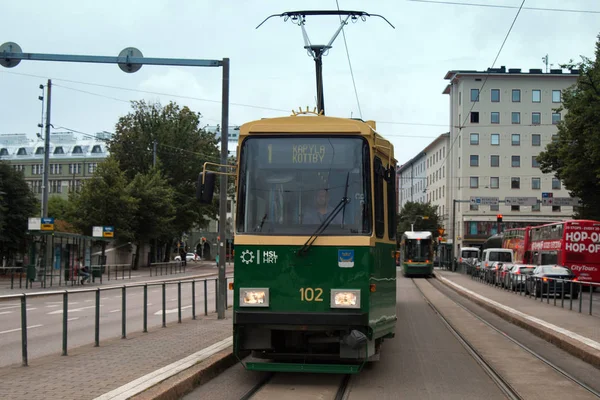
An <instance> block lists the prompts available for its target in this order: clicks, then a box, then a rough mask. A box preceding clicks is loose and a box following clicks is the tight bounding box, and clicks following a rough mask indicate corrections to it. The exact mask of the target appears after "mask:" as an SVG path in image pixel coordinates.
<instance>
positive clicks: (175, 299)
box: [169, 298, 177, 301]
mask: <svg viewBox="0 0 600 400" xmlns="http://www.w3.org/2000/svg"><path fill="white" fill-rule="evenodd" d="M169 301H177V298H174V299H169Z"/></svg>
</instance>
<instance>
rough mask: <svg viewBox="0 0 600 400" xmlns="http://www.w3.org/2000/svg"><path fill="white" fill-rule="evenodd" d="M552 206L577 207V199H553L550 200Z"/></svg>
mask: <svg viewBox="0 0 600 400" xmlns="http://www.w3.org/2000/svg"><path fill="white" fill-rule="evenodd" d="M552 205H553V206H577V205H579V198H578V197H554V198H553V199H552Z"/></svg>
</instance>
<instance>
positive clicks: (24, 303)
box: [21, 293, 27, 367]
mask: <svg viewBox="0 0 600 400" xmlns="http://www.w3.org/2000/svg"><path fill="white" fill-rule="evenodd" d="M21 352H22V355H23V366H24V367H26V366H27V300H26V296H25V293H23V297H21Z"/></svg>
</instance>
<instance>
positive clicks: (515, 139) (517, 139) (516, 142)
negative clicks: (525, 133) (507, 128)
mask: <svg viewBox="0 0 600 400" xmlns="http://www.w3.org/2000/svg"><path fill="white" fill-rule="evenodd" d="M510 142H511V143H512V145H513V146H520V145H521V135H520V134H518V133H513V134H512V135H511V137H510Z"/></svg>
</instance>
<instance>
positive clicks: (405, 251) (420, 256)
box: [400, 231, 433, 276]
mask: <svg viewBox="0 0 600 400" xmlns="http://www.w3.org/2000/svg"><path fill="white" fill-rule="evenodd" d="M400 263H401V265H402V272H403V274H404V276H414V275H420V276H430V275H432V274H433V237H432V235H431V232H426V231H425V232H415V231H406V232H404V234H403V235H402V239H401V240H400Z"/></svg>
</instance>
